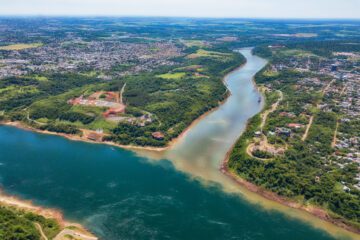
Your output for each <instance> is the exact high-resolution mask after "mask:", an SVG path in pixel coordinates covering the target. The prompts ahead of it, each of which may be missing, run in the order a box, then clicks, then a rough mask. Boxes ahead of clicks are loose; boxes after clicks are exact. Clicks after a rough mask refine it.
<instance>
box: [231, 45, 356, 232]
mask: <svg viewBox="0 0 360 240" xmlns="http://www.w3.org/2000/svg"><path fill="white" fill-rule="evenodd" d="M359 46H360V45H359V44H349V43H348V42H344V41H331V42H330V41H329V42H321V43H297V44H285V45H279V46H276V47H268V46H262V47H258V48H256V49H255V50H254V52H255V53H256V54H259V55H260V56H264V57H267V58H268V59H269V60H270V63H269V64H268V66H267V67H266V68H265V69H263V70H262V71H261V72H259V73H258V74H257V76H256V79H255V81H256V83H257V84H258V85H260V86H262V88H264V89H266V90H265V95H266V97H267V103H266V106H265V108H264V111H265V110H266V109H269V108H270V106H271V105H272V104H273V103H274V102H275V101H276V99H278V94H277V91H281V92H282V93H283V95H284V99H283V100H282V101H281V102H280V105H279V106H278V108H277V109H276V110H275V111H274V112H272V113H270V114H269V116H268V118H267V120H266V123H265V126H264V127H263V129H260V123H261V116H262V115H261V114H258V115H256V116H254V117H253V118H252V119H251V120H250V121H249V123H248V126H247V129H246V131H245V132H244V133H243V135H242V136H241V137H240V139H239V140H238V142H237V143H236V145H235V146H234V148H233V150H232V152H231V155H230V158H229V168H230V170H231V171H232V172H234V173H235V174H237V175H239V176H241V178H243V179H245V180H247V181H249V182H251V183H254V184H256V185H258V186H260V187H262V188H265V189H268V190H270V191H272V192H275V193H277V194H278V195H280V196H283V197H286V198H289V199H291V200H294V201H296V202H299V203H301V204H303V205H305V206H311V205H314V206H319V207H321V208H323V209H326V210H327V212H328V214H329V216H330V218H331V219H332V220H335V221H337V222H338V223H341V222H344V223H346V224H348V225H349V226H351V227H352V228H353V229H355V231H358V230H359V227H360V198H359V197H360V191H359V189H360V188H359V181H358V180H359V171H358V168H359V155H358V154H359V137H360V136H359V131H358V129H359V120H358V117H359V113H360V111H359V94H358V93H359V82H358V79H359V75H360V74H359V58H358V57H354V56H360V55H359V51H360V47H359ZM350 56H352V57H350ZM339 125H340V127H339ZM351 129H353V130H351ZM355 129H357V130H355ZM264 138H266V139H267V142H268V143H269V144H270V147H267V148H266V147H261V144H262V142H263V139H264ZM250 144H254V145H255V146H256V145H257V150H256V151H254V152H253V154H252V156H250V155H249V151H247V149H248V146H249V145H250ZM279 148H282V149H284V151H283V152H282V153H281V154H279V153H278V152H275V151H272V149H279ZM255 155H256V156H257V157H256V158H255V157H254V156H255Z"/></svg>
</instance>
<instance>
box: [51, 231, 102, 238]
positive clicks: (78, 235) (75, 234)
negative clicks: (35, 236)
mask: <svg viewBox="0 0 360 240" xmlns="http://www.w3.org/2000/svg"><path fill="white" fill-rule="evenodd" d="M66 236H72V237H73V238H74V239H79V240H98V238H97V237H94V236H89V235H85V234H82V233H79V232H77V231H75V230H72V229H68V228H65V229H64V230H62V231H61V232H60V233H59V234H58V235H56V237H55V238H54V240H65V239H68V238H66Z"/></svg>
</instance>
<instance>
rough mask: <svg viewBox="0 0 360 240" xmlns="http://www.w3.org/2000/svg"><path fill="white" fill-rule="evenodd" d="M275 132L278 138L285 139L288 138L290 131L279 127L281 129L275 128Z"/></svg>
mask: <svg viewBox="0 0 360 240" xmlns="http://www.w3.org/2000/svg"><path fill="white" fill-rule="evenodd" d="M275 132H276V134H277V135H278V136H286V137H290V135H291V129H288V128H284V127H281V128H279V127H278V128H276V129H275Z"/></svg>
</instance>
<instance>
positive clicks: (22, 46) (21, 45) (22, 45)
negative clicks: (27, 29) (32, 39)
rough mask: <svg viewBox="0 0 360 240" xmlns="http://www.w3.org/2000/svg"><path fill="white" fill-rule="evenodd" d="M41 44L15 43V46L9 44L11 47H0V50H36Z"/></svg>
mask: <svg viewBox="0 0 360 240" xmlns="http://www.w3.org/2000/svg"><path fill="white" fill-rule="evenodd" d="M42 45H43V44H42V43H29V44H26V43H17V44H11V45H7V46H0V50H5V51H19V50H24V49H29V48H37V47H41V46H42Z"/></svg>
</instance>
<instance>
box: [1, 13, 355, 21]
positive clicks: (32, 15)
mask: <svg viewBox="0 0 360 240" xmlns="http://www.w3.org/2000/svg"><path fill="white" fill-rule="evenodd" d="M3 17H32V18H55V17H62V18H85V17H90V18H184V19H239V20H306V21H313V20H321V21H331V20H333V21H339V20H340V21H360V17H359V18H337V17H335V18H323V17H236V16H167V15H120V14H119V15H100V14H99V15H98V14H84V15H81V14H79V15H70V14H69V15H67V14H49V15H46V14H0V18H3Z"/></svg>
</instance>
